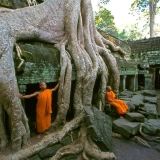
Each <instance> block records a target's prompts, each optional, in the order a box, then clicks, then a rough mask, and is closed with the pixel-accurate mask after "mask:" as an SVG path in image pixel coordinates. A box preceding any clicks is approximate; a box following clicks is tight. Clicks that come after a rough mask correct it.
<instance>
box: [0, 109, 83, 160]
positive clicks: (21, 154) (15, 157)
mask: <svg viewBox="0 0 160 160" xmlns="http://www.w3.org/2000/svg"><path fill="white" fill-rule="evenodd" d="M84 116H85V115H84V113H83V112H82V113H81V114H80V115H79V116H77V117H76V118H75V119H74V120H72V121H70V122H68V123H67V124H66V125H65V126H64V127H63V128H62V129H61V130H60V131H56V132H54V133H51V134H49V135H48V136H46V137H44V138H43V139H42V140H41V141H40V142H38V143H37V144H35V145H32V146H27V148H25V149H22V150H20V151H18V152H16V153H15V154H11V155H9V156H6V157H2V158H1V157H0V160H5V159H7V160H19V159H26V158H28V157H30V156H32V155H34V154H36V153H38V152H40V151H41V150H43V149H44V148H46V147H49V146H51V145H53V144H55V143H58V142H60V141H61V140H62V138H63V137H64V136H65V135H66V134H67V133H69V131H71V130H74V129H76V128H78V127H79V126H80V123H82V122H83V121H84Z"/></svg>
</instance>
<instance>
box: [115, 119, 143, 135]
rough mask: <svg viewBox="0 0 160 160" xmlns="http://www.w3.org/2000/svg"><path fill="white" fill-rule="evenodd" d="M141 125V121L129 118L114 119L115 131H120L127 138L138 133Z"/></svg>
mask: <svg viewBox="0 0 160 160" xmlns="http://www.w3.org/2000/svg"><path fill="white" fill-rule="evenodd" d="M139 127H140V123H139V122H129V121H128V120H127V119H122V118H119V119H117V120H115V121H113V130H114V132H116V133H119V134H120V135H122V136H124V137H126V138H130V137H131V136H133V135H136V134H137V133H138V131H139Z"/></svg>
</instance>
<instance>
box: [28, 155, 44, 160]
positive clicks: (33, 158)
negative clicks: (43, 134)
mask: <svg viewBox="0 0 160 160" xmlns="http://www.w3.org/2000/svg"><path fill="white" fill-rule="evenodd" d="M29 160H41V158H40V157H39V155H37V154H36V155H34V156H32V157H30V158H29Z"/></svg>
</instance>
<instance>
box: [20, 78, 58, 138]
mask: <svg viewBox="0 0 160 160" xmlns="http://www.w3.org/2000/svg"><path fill="white" fill-rule="evenodd" d="M59 84H60V78H59V79H58V83H57V85H56V86H55V87H54V88H53V89H47V85H46V83H45V82H40V84H39V87H40V89H41V90H40V91H38V92H35V93H33V94H30V95H24V96H23V95H21V94H19V98H31V97H34V96H37V100H38V101H37V105H36V128H37V132H38V133H39V134H38V135H37V138H40V136H41V133H43V132H44V133H45V134H48V132H46V130H47V129H48V128H49V127H50V125H51V113H52V98H51V96H52V91H55V90H56V89H57V88H58V86H59Z"/></svg>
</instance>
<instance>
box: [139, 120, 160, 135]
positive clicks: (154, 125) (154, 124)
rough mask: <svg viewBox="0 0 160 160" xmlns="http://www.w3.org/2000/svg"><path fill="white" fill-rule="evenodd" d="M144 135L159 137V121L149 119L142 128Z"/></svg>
mask: <svg viewBox="0 0 160 160" xmlns="http://www.w3.org/2000/svg"><path fill="white" fill-rule="evenodd" d="M142 130H143V132H144V133H146V134H148V135H152V136H160V119H149V120H147V121H146V122H145V123H144V124H143V126H142Z"/></svg>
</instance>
